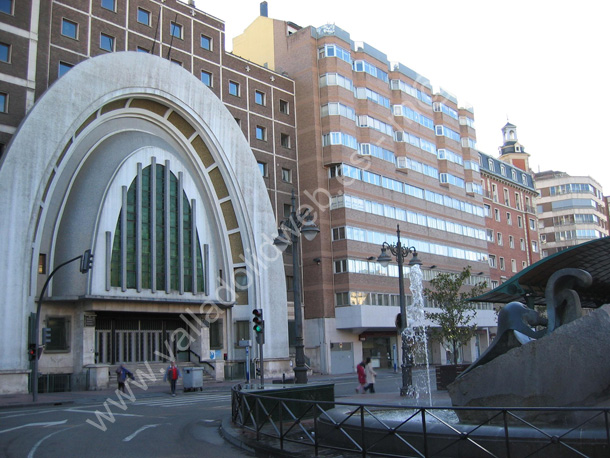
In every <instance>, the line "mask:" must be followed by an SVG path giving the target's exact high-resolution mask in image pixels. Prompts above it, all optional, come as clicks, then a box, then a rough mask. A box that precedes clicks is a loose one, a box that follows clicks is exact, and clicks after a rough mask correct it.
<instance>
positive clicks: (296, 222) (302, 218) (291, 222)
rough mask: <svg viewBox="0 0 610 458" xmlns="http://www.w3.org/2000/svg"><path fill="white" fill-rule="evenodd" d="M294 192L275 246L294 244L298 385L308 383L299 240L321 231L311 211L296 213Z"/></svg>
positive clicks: (310, 237)
mask: <svg viewBox="0 0 610 458" xmlns="http://www.w3.org/2000/svg"><path fill="white" fill-rule="evenodd" d="M295 201H296V198H295V195H294V190H292V209H291V211H290V218H288V219H287V220H284V221H282V222H281V223H280V227H279V229H278V236H277V237H276V238H275V240H274V241H273V244H274V245H275V246H276V247H278V249H280V250H281V251H284V250H285V249H286V248H287V247H288V245H290V244H292V271H293V283H294V285H293V294H294V324H295V328H296V329H295V334H296V345H295V351H296V355H295V360H296V361H295V363H296V364H295V368H294V378H295V382H296V383H307V367H306V366H305V352H304V349H303V316H302V313H301V270H300V264H301V263H300V260H299V238H300V236H301V235H303V237H305V239H307V240H309V241H311V240H313V239H314V238H315V237H316V235H318V232H320V229H319V228H318V226H316V224H315V223H314V222H313V216H312V215H310V212H309V209H305V210H303V211H302V212H300V213H299V214H297V213H296V205H295Z"/></svg>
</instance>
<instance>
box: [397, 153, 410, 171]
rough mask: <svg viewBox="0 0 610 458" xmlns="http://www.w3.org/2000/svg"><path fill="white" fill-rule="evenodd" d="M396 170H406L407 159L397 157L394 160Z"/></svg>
mask: <svg viewBox="0 0 610 458" xmlns="http://www.w3.org/2000/svg"><path fill="white" fill-rule="evenodd" d="M396 168H397V169H406V168H407V158H406V157H404V156H398V157H397V158H396Z"/></svg>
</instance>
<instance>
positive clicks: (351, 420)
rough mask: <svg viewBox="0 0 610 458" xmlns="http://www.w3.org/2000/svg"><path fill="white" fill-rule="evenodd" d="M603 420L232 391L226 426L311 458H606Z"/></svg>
mask: <svg viewBox="0 0 610 458" xmlns="http://www.w3.org/2000/svg"><path fill="white" fill-rule="evenodd" d="M397 412H398V413H397ZM392 413H395V414H394V418H392ZM447 416H452V417H453V418H447ZM458 416H459V417H462V418H463V417H470V418H472V417H475V418H479V420H478V421H472V420H471V421H468V422H459V420H458V419H457V418H458ZM609 418H610V408H585V407H581V408H567V407H566V408H560V407H557V408H542V407H541V408H536V407H531V408H504V407H489V408H487V407H478V408H464V407H461V408H460V407H421V406H412V407H409V406H404V405H382V404H366V405H363V404H357V403H342V402H336V401H333V402H326V401H307V400H299V399H280V398H277V397H272V396H264V395H263V394H262V393H260V392H258V393H257V392H247V391H242V390H241V386H240V385H237V386H235V387H233V389H232V421H233V423H234V424H236V425H237V426H240V427H241V428H242V432H243V433H244V434H246V435H248V436H249V440H252V441H259V442H261V443H262V444H264V447H265V448H267V449H268V448H269V447H274V448H277V449H279V450H281V451H282V452H283V453H299V452H301V453H302V452H303V451H305V450H309V452H311V451H313V452H314V454H315V455H316V456H317V455H318V454H319V453H320V451H321V450H336V451H341V452H343V453H348V454H350V455H349V456H352V454H356V455H357V456H363V457H365V456H389V457H414V456H415V457H426V458H427V457H453V456H467V457H469V458H476V457H507V458H515V457H530V456H532V457H541V458H545V457H553V458H560V457H561V458H563V457H591V458H593V457H602V456H603V457H607V456H610V427H609V424H610V423H609Z"/></svg>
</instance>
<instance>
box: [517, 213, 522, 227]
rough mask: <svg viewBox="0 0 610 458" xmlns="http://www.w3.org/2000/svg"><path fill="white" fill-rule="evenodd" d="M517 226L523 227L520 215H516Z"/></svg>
mask: <svg viewBox="0 0 610 458" xmlns="http://www.w3.org/2000/svg"><path fill="white" fill-rule="evenodd" d="M517 226H519V227H523V218H522V217H521V216H517Z"/></svg>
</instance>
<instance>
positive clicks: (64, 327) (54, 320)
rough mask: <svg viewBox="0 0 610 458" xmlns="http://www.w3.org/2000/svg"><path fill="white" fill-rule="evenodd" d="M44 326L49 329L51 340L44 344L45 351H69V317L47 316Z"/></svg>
mask: <svg viewBox="0 0 610 458" xmlns="http://www.w3.org/2000/svg"><path fill="white" fill-rule="evenodd" d="M46 327H47V328H50V329H51V341H50V342H49V343H47V344H46V345H45V351H69V350H70V318H67V317H48V318H47V323H46Z"/></svg>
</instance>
